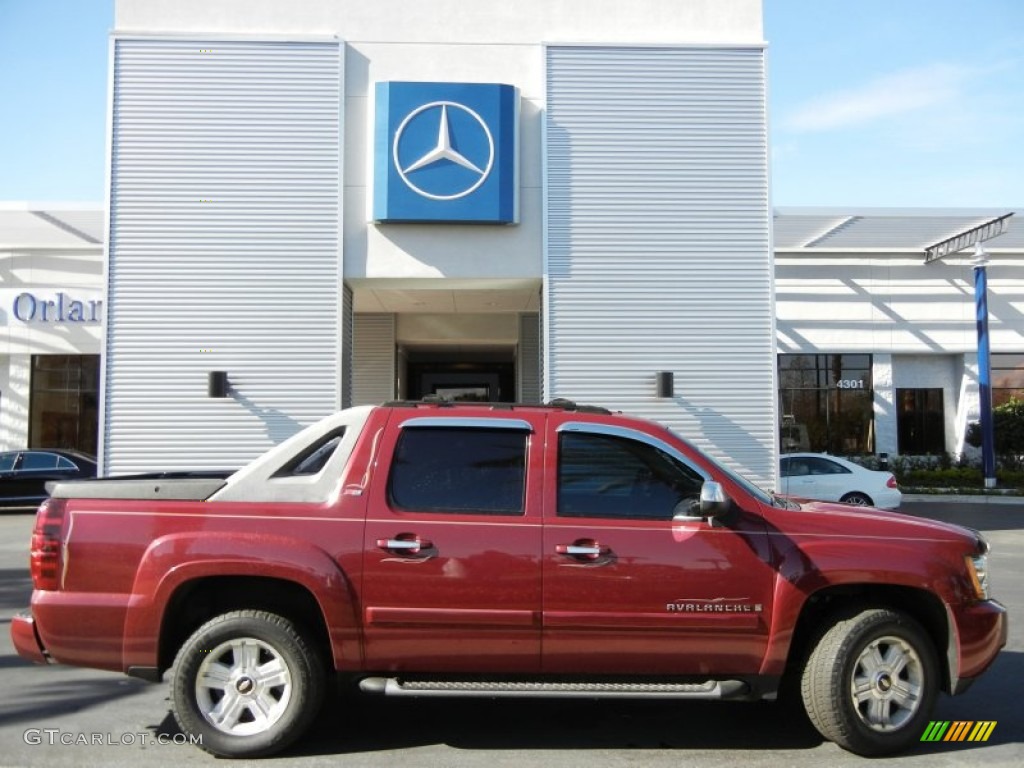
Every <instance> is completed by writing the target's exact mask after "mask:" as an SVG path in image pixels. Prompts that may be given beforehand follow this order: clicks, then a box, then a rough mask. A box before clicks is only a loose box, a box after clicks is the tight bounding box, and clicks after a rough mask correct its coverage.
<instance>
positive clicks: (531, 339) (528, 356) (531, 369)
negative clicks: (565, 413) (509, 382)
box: [516, 315, 541, 403]
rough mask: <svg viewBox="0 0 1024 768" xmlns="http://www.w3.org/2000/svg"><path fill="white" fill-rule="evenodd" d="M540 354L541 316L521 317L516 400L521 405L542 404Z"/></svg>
mask: <svg viewBox="0 0 1024 768" xmlns="http://www.w3.org/2000/svg"><path fill="white" fill-rule="evenodd" d="M540 354H541V353H540V316H539V315H520V316H519V350H518V355H517V358H516V370H517V373H518V379H519V391H518V392H517V393H516V399H517V400H518V401H519V402H521V403H539V402H540Z"/></svg>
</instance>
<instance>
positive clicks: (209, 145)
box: [103, 38, 343, 474]
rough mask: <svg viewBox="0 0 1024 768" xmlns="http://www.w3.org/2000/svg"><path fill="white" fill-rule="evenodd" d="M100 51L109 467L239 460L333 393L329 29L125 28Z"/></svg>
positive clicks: (335, 306) (335, 151)
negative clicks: (107, 136)
mask: <svg viewBox="0 0 1024 768" xmlns="http://www.w3.org/2000/svg"><path fill="white" fill-rule="evenodd" d="M113 67H114V71H113V86H114V90H113V116H112V129H113V133H112V147H111V152H112V156H111V186H110V201H109V211H110V236H109V262H108V287H109V298H108V303H107V312H108V317H107V343H106V355H105V364H104V416H103V464H104V468H105V471H106V472H107V473H108V474H110V473H121V472H133V471H143V470H149V469H168V470H170V469H179V468H193V467H236V466H239V465H241V464H243V463H245V462H247V461H249V460H250V459H252V458H253V457H255V456H257V455H259V454H260V453H262V452H263V451H264V450H266V449H267V448H268V447H270V446H271V445H273V444H276V443H278V442H280V441H281V440H282V439H284V438H286V437H288V436H289V435H291V434H293V433H294V432H295V431H297V430H298V429H299V428H301V427H302V426H305V425H307V424H309V423H312V422H313V421H315V420H316V419H318V418H320V417H322V416H325V415H327V414H328V413H331V412H332V411H334V410H335V409H336V408H337V407H338V405H339V404H340V389H341V387H340V381H339V361H340V357H341V356H340V354H339V345H340V343H341V331H340V327H339V323H340V320H339V314H340V313H339V305H340V302H341V298H340V291H341V281H340V275H341V274H342V272H341V264H340V263H339V260H340V258H341V253H340V238H339V214H338V212H339V210H340V206H341V198H340V194H341V193H340V183H339V181H340V174H341V157H342V155H341V110H342V96H343V94H342V83H343V78H342V57H341V53H340V50H339V45H338V44H337V43H331V42H325V43H317V42H264V41H242V40H233V41H224V40H185V39H157V38H153V39H150V38H123V39H117V40H115V43H114V62H113ZM211 370H224V371H227V373H228V379H229V383H230V394H229V397H227V398H223V399H217V398H209V397H207V386H206V376H207V372H208V371H211Z"/></svg>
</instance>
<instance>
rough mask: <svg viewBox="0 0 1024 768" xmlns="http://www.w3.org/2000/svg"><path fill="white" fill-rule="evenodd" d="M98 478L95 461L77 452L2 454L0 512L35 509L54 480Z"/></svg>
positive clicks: (45, 450)
mask: <svg viewBox="0 0 1024 768" xmlns="http://www.w3.org/2000/svg"><path fill="white" fill-rule="evenodd" d="M88 477H96V459H95V458H94V457H92V456H89V455H87V454H84V453H79V452H78V451H69V450H64V449H49V448H37V449H32V450H24V451H5V452H3V453H0V508H3V509H35V508H36V507H38V506H39V505H40V503H42V501H43V499H45V498H46V497H47V495H48V494H47V493H46V484H47V483H48V482H50V481H51V480H75V479H84V478H88Z"/></svg>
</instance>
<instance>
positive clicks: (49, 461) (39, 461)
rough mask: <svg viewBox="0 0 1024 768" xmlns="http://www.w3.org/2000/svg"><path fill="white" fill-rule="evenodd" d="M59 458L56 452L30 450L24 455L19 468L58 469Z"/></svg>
mask: <svg viewBox="0 0 1024 768" xmlns="http://www.w3.org/2000/svg"><path fill="white" fill-rule="evenodd" d="M59 458H60V457H59V456H58V455H57V454H55V453H39V452H36V451H30V452H27V453H25V455H24V456H22V459H21V466H20V467H18V469H56V468H57V459H59Z"/></svg>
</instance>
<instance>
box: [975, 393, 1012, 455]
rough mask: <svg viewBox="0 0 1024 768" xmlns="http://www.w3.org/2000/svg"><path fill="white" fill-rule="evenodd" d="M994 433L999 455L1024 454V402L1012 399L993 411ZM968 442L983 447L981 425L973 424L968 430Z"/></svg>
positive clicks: (976, 446)
mask: <svg viewBox="0 0 1024 768" xmlns="http://www.w3.org/2000/svg"><path fill="white" fill-rule="evenodd" d="M992 431H993V432H994V433H995V435H994V436H995V449H996V453H999V454H1012V455H1016V456H1019V455H1020V454H1022V453H1024V400H1018V399H1017V398H1015V397H1011V398H1010V400H1009V401H1008V402H1005V403H1003V404H1002V405H997V406H996V407H995V408H993V409H992ZM967 442H968V443H970V444H971V445H973V446H974V447H975V448H980V447H981V425H980V424H979V423H978V422H973V423H972V424H971V425H970V426H969V427H968V428H967Z"/></svg>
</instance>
